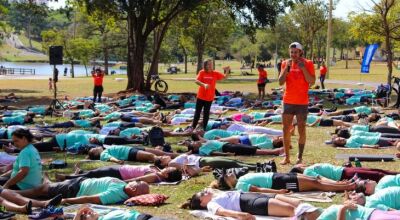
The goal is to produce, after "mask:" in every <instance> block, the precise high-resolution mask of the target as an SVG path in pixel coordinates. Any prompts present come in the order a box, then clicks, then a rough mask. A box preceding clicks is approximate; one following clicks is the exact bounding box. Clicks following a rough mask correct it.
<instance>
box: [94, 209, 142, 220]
mask: <svg viewBox="0 0 400 220" xmlns="http://www.w3.org/2000/svg"><path fill="white" fill-rule="evenodd" d="M139 215H140V213H139V212H138V211H136V210H114V211H111V212H110V213H107V214H106V215H103V216H100V217H99V219H98V220H136V219H137V218H138V217H139Z"/></svg>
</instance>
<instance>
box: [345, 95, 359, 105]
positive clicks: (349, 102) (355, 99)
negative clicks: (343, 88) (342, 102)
mask: <svg viewBox="0 0 400 220" xmlns="http://www.w3.org/2000/svg"><path fill="white" fill-rule="evenodd" d="M360 102H361V96H352V97H350V98H348V99H346V104H347V105H354V104H356V103H360Z"/></svg>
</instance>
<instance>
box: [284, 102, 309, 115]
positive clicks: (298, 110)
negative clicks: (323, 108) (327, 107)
mask: <svg viewBox="0 0 400 220" xmlns="http://www.w3.org/2000/svg"><path fill="white" fill-rule="evenodd" d="M282 114H288V115H307V114H308V105H293V104H287V103H283V113H282Z"/></svg>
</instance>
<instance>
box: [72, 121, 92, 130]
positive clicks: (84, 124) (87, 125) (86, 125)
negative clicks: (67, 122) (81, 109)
mask: <svg viewBox="0 0 400 220" xmlns="http://www.w3.org/2000/svg"><path fill="white" fill-rule="evenodd" d="M74 122H75V123H76V124H77V125H78V126H79V127H81V128H90V127H92V123H91V122H90V121H88V120H75V121H74Z"/></svg>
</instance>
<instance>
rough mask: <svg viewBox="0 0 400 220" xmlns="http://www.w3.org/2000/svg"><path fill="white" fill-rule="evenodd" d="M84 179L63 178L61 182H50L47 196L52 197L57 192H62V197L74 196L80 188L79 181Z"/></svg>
mask: <svg viewBox="0 0 400 220" xmlns="http://www.w3.org/2000/svg"><path fill="white" fill-rule="evenodd" d="M84 180H86V178H85V177H79V178H76V179H70V180H65V181H63V182H58V183H51V184H50V185H49V191H48V193H47V195H48V198H53V197H54V196H56V195H58V194H62V197H63V198H74V197H76V195H78V192H79V190H80V188H81V183H82V182H83V181H84Z"/></svg>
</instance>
